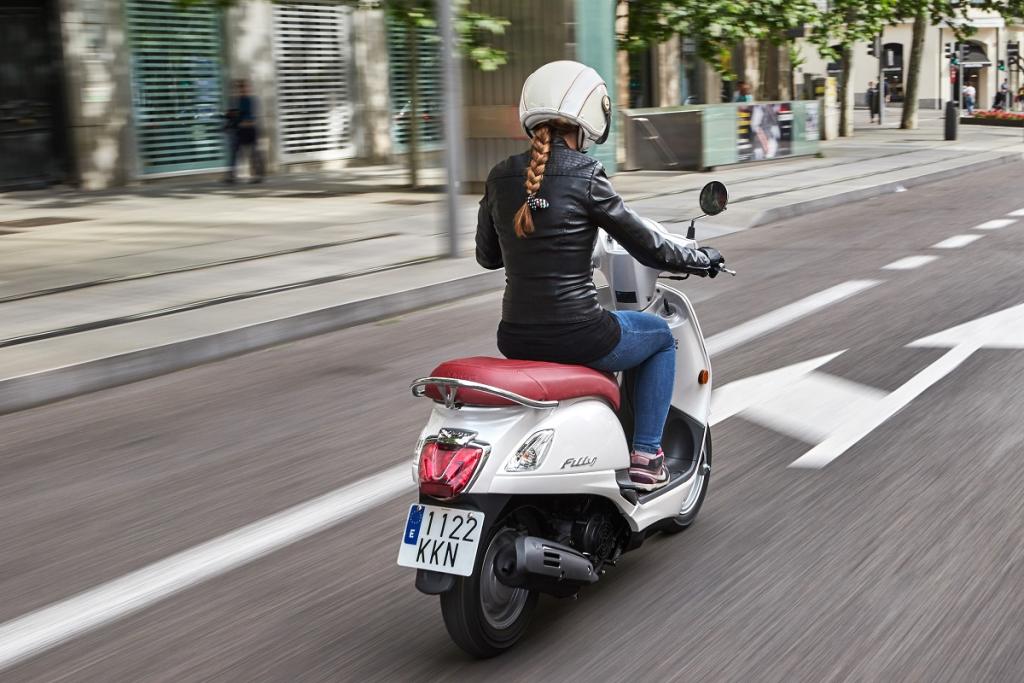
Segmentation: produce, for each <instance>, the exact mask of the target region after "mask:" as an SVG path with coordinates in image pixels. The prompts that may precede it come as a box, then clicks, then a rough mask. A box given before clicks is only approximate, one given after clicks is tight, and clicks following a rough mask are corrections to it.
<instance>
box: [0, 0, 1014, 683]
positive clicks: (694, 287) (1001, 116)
mask: <svg viewBox="0 0 1024 683" xmlns="http://www.w3.org/2000/svg"><path fill="white" fill-rule="evenodd" d="M1022 16H1024V5H1022V3H1020V2H1019V1H1018V0H1006V1H996V0H954V1H952V2H932V1H931V0H884V1H883V0H828V1H826V0H752V1H751V2H736V1H734V0H629V1H624V0H618V1H617V0H452V1H451V3H450V4H442V3H440V2H438V1H437V0H382V1H378V2H370V1H356V0H353V1H351V2H345V1H340V0H338V1H334V0H277V1H273V2H271V1H269V0H220V1H207V0H0V680H3V681H8V680H10V681H175V682H179V681H321V680H322V681H339V680H342V681H348V680H380V681H407V680H408V681H426V680H430V681H434V680H436V681H452V680H484V679H486V680H503V681H521V680H524V679H527V678H537V679H540V678H543V679H548V680H565V681H583V680H639V681H674V680H680V681H683V680H686V681H689V680H700V681H705V680H706V681H719V680H722V681H753V680H756V681H761V680H766V681H796V680H800V681H823V680H870V681H890V680H908V681H930V680H958V681H971V682H972V683H973V682H974V681H1004V680H1005V681H1018V680H1021V679H1022V678H1024V650H1022V649H1021V646H1020V642H1019V640H1020V639H1019V630H1020V629H1019V624H1020V623H1022V621H1024V597H1022V595H1024V594H1022V593H1021V592H1020V591H1019V586H1020V585H1021V582H1022V581H1024V556H1022V553H1021V548H1022V547H1024V546H1022V542H1024V470H1022V469H1021V467H1020V455H1021V453H1022V443H1024V431H1022V427H1021V422H1020V414H1021V406H1022V396H1024V394H1022V392H1021V389H1020V387H1021V386H1022V380H1024V354H1021V352H1020V351H1021V348H1022V347H1024V283H1022V279H1021V276H1020V273H1021V268H1020V264H1021V259H1022V257H1024V234H1022V233H1021V228H1022V227H1024V193H1022V191H1021V188H1022V178H1024V163H1022V154H1024V65H1022V63H1021V61H1020V56H1019V48H1020V43H1021V40H1022V38H1024V19H1022ZM445 36H449V37H450V40H447V41H446V40H445ZM557 59H572V60H578V61H581V62H584V63H586V64H588V65H590V66H592V67H593V68H595V69H596V70H597V71H598V72H599V73H600V74H601V76H602V77H603V78H604V79H605V80H606V82H607V84H608V87H609V90H610V92H611V94H612V100H613V107H614V111H613V121H612V125H613V128H612V133H611V135H610V137H609V139H608V142H607V143H606V144H604V145H601V146H599V147H597V148H596V149H595V150H594V151H593V154H594V155H595V156H596V157H597V158H598V159H600V161H601V162H602V163H603V164H604V166H605V167H606V168H607V169H608V171H609V173H610V174H611V175H612V182H613V184H614V186H615V187H616V189H617V190H618V191H619V192H620V193H621V194H622V196H623V197H624V198H625V200H626V201H627V202H628V203H629V205H630V206H631V207H632V208H634V209H635V210H636V211H637V212H639V213H640V214H642V215H644V216H647V217H650V218H653V219H655V220H659V221H661V222H663V223H664V225H665V226H666V227H667V228H668V229H669V230H671V231H674V232H682V231H683V230H685V228H686V226H687V225H688V224H689V218H690V217H692V216H694V215H695V214H696V213H698V202H697V199H698V194H699V192H700V188H701V187H702V186H703V185H704V184H705V183H707V182H708V181H709V180H719V181H722V182H724V183H725V184H726V185H727V186H728V188H729V192H730V203H729V206H728V210H727V211H725V212H724V213H722V214H719V215H716V216H714V217H712V218H708V219H706V220H703V221H701V222H700V223H699V224H698V228H697V238H698V239H699V240H700V241H701V242H702V243H704V244H707V245H708V246H714V247H716V248H718V249H720V250H721V251H722V252H723V253H724V254H725V256H726V259H727V263H728V265H729V266H730V267H731V268H734V269H735V270H736V271H738V275H737V276H736V277H734V278H728V279H726V278H725V277H724V276H722V277H718V278H715V279H714V280H705V279H701V280H700V281H695V280H697V278H691V279H690V280H688V281H686V282H685V283H681V288H682V289H683V291H685V292H686V294H687V295H688V296H689V297H690V299H691V300H692V302H693V305H694V308H695V310H696V312H697V315H698V316H699V318H700V323H701V328H702V329H703V330H704V333H705V335H706V337H707V339H708V345H709V349H710V352H711V354H712V356H713V361H714V378H713V379H714V386H715V391H716V394H715V396H717V397H719V398H718V399H717V400H719V403H718V404H717V405H719V406H720V407H719V409H718V410H719V413H718V416H717V417H716V416H715V415H714V414H713V416H712V417H713V430H714V433H715V463H714V467H715V469H714V478H713V480H712V483H711V487H710V492H709V494H708V499H707V503H706V504H705V506H704V508H703V509H702V512H701V518H700V521H699V522H698V523H697V524H695V525H694V527H693V528H692V529H690V530H688V531H687V532H686V533H685V534H683V535H681V536H678V537H674V538H672V539H669V538H667V537H660V536H659V537H655V538H652V539H651V540H650V542H649V543H646V544H645V545H644V547H643V548H641V549H639V550H638V551H636V553H631V554H629V555H627V556H626V557H625V558H624V559H623V561H622V562H620V566H619V567H616V568H614V569H612V570H610V571H609V573H608V574H607V575H606V576H605V577H604V578H602V580H601V582H600V583H599V584H598V585H597V586H595V587H593V588H592V589H588V590H586V591H584V592H583V593H581V597H580V599H579V600H575V601H558V600H554V599H550V600H549V599H545V600H544V601H542V603H541V605H540V608H539V609H540V612H539V615H538V618H537V619H536V620H535V623H534V624H533V625H532V626H531V630H530V633H529V634H528V636H527V637H526V638H525V639H524V640H523V641H522V642H521V643H519V644H518V645H517V647H516V648H515V649H514V650H513V651H511V652H509V653H507V654H506V655H503V656H502V657H500V658H498V659H495V660H490V661H483V662H478V661H471V660H469V659H467V658H466V657H465V656H464V655H463V654H462V653H461V651H459V650H458V649H457V648H456V647H455V646H454V645H453V644H452V643H451V641H450V640H449V638H448V636H447V634H446V632H445V629H444V624H443V623H442V620H441V617H440V614H439V610H438V609H437V604H436V600H434V599H431V598H428V597H427V596H424V595H421V594H420V593H418V592H416V590H415V589H414V587H413V573H412V572H411V571H410V570H408V569H403V568H400V567H398V566H396V564H395V556H396V549H397V547H398V535H399V534H401V533H402V526H403V520H404V519H405V514H406V511H407V509H408V505H409V503H410V502H411V501H413V500H414V499H415V495H416V494H415V486H414V484H413V482H412V480H411V478H410V476H409V465H410V462H411V459H412V456H413V454H414V453H413V452H414V448H415V444H416V440H417V437H418V434H419V432H420V430H421V428H422V425H423V423H424V421H425V420H426V417H427V415H428V413H429V404H428V403H426V402H424V401H423V400H422V399H417V398H414V397H413V396H411V395H410V392H409V383H410V382H411V381H412V380H413V379H415V378H417V377H422V376H424V375H427V374H428V373H429V372H430V370H431V368H433V367H435V366H436V365H438V364H439V363H440V362H441V361H443V360H445V359H447V358H451V357H457V356H470V355H489V356H496V355H498V351H497V348H496V345H495V328H496V326H497V324H498V321H499V318H500V310H501V291H502V288H503V287H504V272H503V271H502V270H498V271H483V270H482V269H481V268H480V267H479V265H478V264H477V262H476V260H475V258H474V234H475V230H476V212H477V206H478V202H479V200H480V195H481V192H482V190H483V180H484V179H485V178H486V175H487V172H488V170H489V169H490V168H491V167H492V166H493V165H494V164H495V163H497V162H498V161H500V160H502V159H504V158H505V157H506V156H508V155H511V154H517V153H520V152H522V151H524V150H525V148H526V146H527V144H528V140H527V137H526V135H525V134H524V132H523V131H522V129H521V127H520V124H519V120H518V110H517V106H518V99H519V94H520V90H521V87H522V83H523V81H524V79H525V78H526V76H527V75H528V74H529V73H531V72H532V71H533V70H534V69H536V68H537V67H538V66H540V65H542V64H544V63H546V62H548V61H552V60H557ZM676 284H680V283H676ZM719 392H720V393H719ZM721 401H726V403H721ZM723 406H724V407H723ZM865 425H869V426H867V427H866V426H865ZM851 435H852V436H851ZM837 443H840V444H841V448H837V447H836V445H835V444H837ZM823 444H825V446H823ZM826 446H827V448H826ZM829 449H832V450H829ZM823 452H828V453H831V455H829V456H828V457H824V458H823V457H821V455H820V454H821V453H823ZM367 492H372V495H370V494H368V493H367Z"/></svg>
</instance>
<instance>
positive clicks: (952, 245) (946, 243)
mask: <svg viewBox="0 0 1024 683" xmlns="http://www.w3.org/2000/svg"><path fill="white" fill-rule="evenodd" d="M982 237H984V235H953V236H952V237H950V238H948V239H944V240H942V241H941V242H938V243H936V244H933V245H932V249H959V248H960V247H966V246H967V245H968V244H970V243H971V242H974V241H976V240H980V239H981V238H982Z"/></svg>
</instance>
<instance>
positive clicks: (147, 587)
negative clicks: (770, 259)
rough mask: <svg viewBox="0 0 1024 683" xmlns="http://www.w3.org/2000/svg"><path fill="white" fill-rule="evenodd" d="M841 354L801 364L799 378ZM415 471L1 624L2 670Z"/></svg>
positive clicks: (361, 506) (355, 505) (362, 501)
mask: <svg viewBox="0 0 1024 683" xmlns="http://www.w3.org/2000/svg"><path fill="white" fill-rule="evenodd" d="M879 283H880V281H877V280H865V281H851V282H846V283H843V284H841V285H837V286H835V287H832V288H830V289H826V290H824V291H822V292H819V293H818V294H813V295H811V296H809V297H806V298H804V299H801V300H799V301H796V302H794V303H792V304H789V305H788V306H783V307H782V308H780V309H777V310H776V311H773V312H771V313H767V314H765V315H763V316H761V317H759V318H755V319H754V320H751V321H750V322H748V323H744V324H743V325H740V326H739V327H737V328H733V329H731V330H727V331H725V332H722V333H721V334H718V335H716V336H715V337H711V338H710V339H709V340H708V349H709V351H710V352H711V353H716V352H721V351H724V350H726V349H730V348H733V347H734V346H737V345H739V344H742V343H744V342H746V341H749V340H751V339H754V338H755V337H758V336H760V335H762V334H766V333H768V332H770V331H772V330H774V329H777V328H779V327H782V326H783V325H786V324H788V323H790V322H793V321H795V320H798V319H800V318H802V317H804V316H806V315H809V314H811V313H814V312H815V311H818V310H821V309H822V308H825V307H827V306H829V305H830V304H833V303H836V302H838V301H841V300H843V299H846V298H848V297H850V296H853V295H854V294H856V293H857V292H861V291H863V290H865V289H868V288H870V287H873V286H875V285H877V284H879ZM716 340H717V341H716ZM836 355H838V354H833V355H831V356H823V357H822V358H820V359H815V360H814V361H809V362H808V363H806V364H802V367H803V366H806V370H802V371H801V372H798V373H793V377H794V380H795V379H799V378H800V376H802V375H804V374H806V372H808V371H810V370H812V369H813V368H814V367H818V366H819V365H823V364H824V363H825V362H827V361H828V360H829V359H831V358H834V357H835V356H836ZM812 366H813V367H812ZM722 419H724V418H722ZM410 473H411V469H410V465H409V464H408V463H403V464H401V465H397V466H394V467H391V468H389V469H386V470H384V471H383V472H381V473H379V474H376V475H374V476H371V477H367V478H366V479H362V480H360V481H357V482H355V483H353V484H349V485H348V486H344V487H342V488H340V489H337V490H335V491H332V492H330V493H327V494H324V495H323V496H320V497H319V498H314V499H312V500H310V501H307V502H305V503H300V504H299V505H296V506H294V507H291V508H288V509H287V510H283V511H281V512H279V513H277V514H275V515H271V516H270V517H267V518H266V519H263V520H260V521H257V522H254V523H252V524H249V525H248V526H244V527H242V528H240V529H237V530H235V531H232V532H230V533H227V534H224V535H223V536H220V537H218V538H214V539H211V540H209V541H207V542H205V543H202V544H200V545H197V546H195V547H193V548H190V549H189V550H185V551H183V552H180V553H178V554H176V555H171V556H170V557H168V558H165V559H163V560H160V561H159V562H156V563H154V564H151V565H149V566H147V567H143V568H142V569H139V570H137V571H134V572H132V573H130V574H127V575H125V576H122V577H121V578H118V579H114V580H113V581H109V582H107V583H104V584H101V585H99V586H96V587H95V588H91V589H89V590H86V591H84V592H82V593H79V594H78V595H75V596H72V597H70V598H67V599H65V600H62V601H60V602H56V603H53V604H51V605H49V606H48V607H43V608H41V609H38V610H36V611H34V612H30V613H29V614H26V615H24V616H22V617H19V618H17V619H14V620H12V621H8V622H7V623H4V624H0V670H2V669H5V668H8V667H10V666H13V665H14V664H16V663H18V662H20V661H22V660H24V659H26V658H28V657H31V656H32V655H35V654H39V653H40V652H43V651H45V650H48V649H50V648H53V647H56V646H57V645H60V644H61V643H63V642H65V641H67V640H70V639H72V638H74V637H76V636H79V635H82V634H83V633H86V632H88V631H91V630H93V629H96V628H99V627H100V626H103V625H104V624H108V623H110V622H112V621H115V620H116V619H119V618H122V617H125V616H128V615H130V614H132V613H134V612H138V611H140V610H142V609H145V608H146V607H149V606H150V605H152V604H154V603H156V602H158V601H160V600H163V599H164V598H167V597H169V596H171V595H173V594H174V593H177V592H179V591H182V590H184V589H186V588H189V587H191V586H194V585H195V584H198V583H201V582H203V581H206V580H208V579H212V578H213V577H215V576H218V575H220V574H223V573H225V572H228V571H230V570H232V569H236V568H238V567H240V566H242V565H244V564H247V563H249V562H252V561H253V560H256V559H258V558H260V557H263V556H264V555H267V554H269V553H272V552H274V551H275V550H279V549H281V548H284V547H286V546H288V545H290V544H292V543H295V542H296V541H299V540H301V539H303V538H307V537H309V536H311V535H313V534H315V533H317V532H320V531H323V530H325V529H327V528H330V527H332V526H334V525H336V524H339V523H341V522H342V521H344V520H346V519H348V518H350V517H353V516H355V515H357V514H359V513H362V512H365V511H366V510H369V509H371V508H373V507H375V506H377V505H380V504H381V503H383V502H385V501H387V500H390V499H391V498H394V497H395V496H397V495H399V494H400V493H402V492H404V491H407V490H411V489H412V488H413V482H412V478H411V476H410Z"/></svg>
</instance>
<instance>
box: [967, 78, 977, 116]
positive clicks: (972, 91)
mask: <svg viewBox="0 0 1024 683" xmlns="http://www.w3.org/2000/svg"><path fill="white" fill-rule="evenodd" d="M977 96H978V89H977V88H975V87H974V85H973V84H971V83H968V84H967V85H965V86H964V109H966V110H967V115H968V116H974V98H975V97H977Z"/></svg>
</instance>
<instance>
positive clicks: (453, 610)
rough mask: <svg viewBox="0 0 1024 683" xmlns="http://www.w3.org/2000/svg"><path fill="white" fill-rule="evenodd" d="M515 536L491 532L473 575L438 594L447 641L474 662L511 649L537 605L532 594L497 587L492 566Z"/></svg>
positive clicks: (508, 532) (495, 568) (509, 531)
mask: <svg viewBox="0 0 1024 683" xmlns="http://www.w3.org/2000/svg"><path fill="white" fill-rule="evenodd" d="M517 536H519V532H517V531H516V530H515V529H512V528H509V527H498V528H496V529H495V530H494V531H493V532H492V533H491V535H490V537H489V540H488V542H487V545H486V548H485V550H484V552H483V557H481V558H479V559H478V560H477V565H476V567H475V568H474V572H473V574H472V575H471V576H461V577H459V578H458V579H456V580H455V586H454V587H453V588H452V589H451V590H450V591H448V592H446V593H442V594H441V616H443V617H444V625H445V627H446V628H447V629H448V635H450V636H451V638H452V640H454V641H455V644H456V645H458V646H459V647H461V648H462V649H463V650H465V651H466V652H468V653H469V654H471V655H473V656H474V657H480V658H485V657H494V656H495V655H499V654H501V653H502V652H504V651H505V650H507V649H509V648H510V647H512V646H513V645H515V644H516V642H517V641H518V640H519V639H520V638H521V637H522V636H523V633H525V632H526V627H527V625H528V623H529V621H530V617H531V615H532V613H533V609H534V607H535V606H536V605H537V599H538V597H539V596H538V594H537V592H536V591H530V590H527V589H525V588H512V587H510V586H506V585H505V584H503V583H501V582H500V581H498V574H497V572H498V563H499V562H500V561H502V560H503V557H505V558H507V557H508V551H509V549H510V546H511V547H514V545H515V542H516V537H517ZM503 551H504V552H503ZM513 556H514V555H513Z"/></svg>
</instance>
